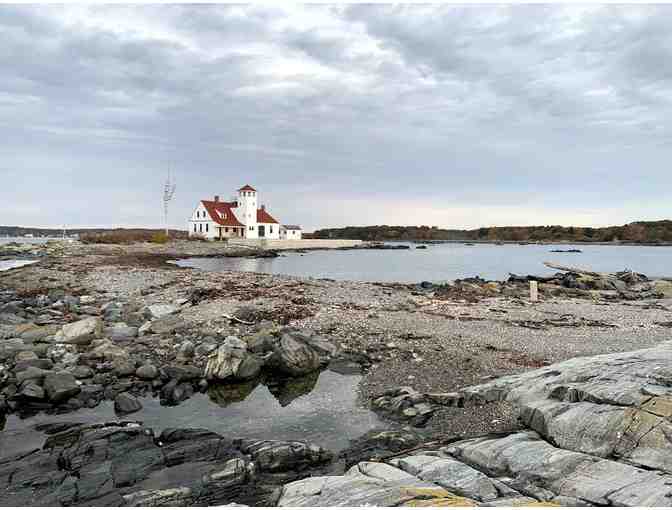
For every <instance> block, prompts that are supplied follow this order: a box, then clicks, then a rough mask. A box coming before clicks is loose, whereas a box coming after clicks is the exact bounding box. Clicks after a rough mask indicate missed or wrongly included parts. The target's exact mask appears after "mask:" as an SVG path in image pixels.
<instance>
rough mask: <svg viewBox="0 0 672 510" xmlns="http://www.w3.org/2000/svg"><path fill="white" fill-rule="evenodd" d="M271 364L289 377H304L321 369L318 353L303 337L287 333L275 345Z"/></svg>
mask: <svg viewBox="0 0 672 510" xmlns="http://www.w3.org/2000/svg"><path fill="white" fill-rule="evenodd" d="M271 363H272V366H273V367H274V368H276V369H277V370H278V371H280V372H283V373H285V374H288V375H294V376H297V375H304V374H307V373H309V372H313V371H315V370H317V369H318V368H320V365H321V360H320V355H319V354H318V352H317V351H316V350H315V349H314V348H313V347H312V346H311V345H310V344H309V343H307V342H306V341H305V340H304V339H303V338H302V337H299V336H294V335H292V334H291V333H285V334H283V335H282V337H281V338H280V341H279V342H277V343H276V344H275V345H274V348H273V356H272V357H271Z"/></svg>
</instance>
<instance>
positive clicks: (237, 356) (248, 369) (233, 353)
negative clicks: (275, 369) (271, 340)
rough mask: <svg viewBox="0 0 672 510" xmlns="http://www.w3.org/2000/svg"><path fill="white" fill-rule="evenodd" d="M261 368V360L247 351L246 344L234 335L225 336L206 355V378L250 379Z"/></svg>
mask: <svg viewBox="0 0 672 510" xmlns="http://www.w3.org/2000/svg"><path fill="white" fill-rule="evenodd" d="M260 370H261V361H259V360H257V359H256V358H255V357H254V356H253V355H251V354H250V353H248V352H247V344H246V343H245V342H243V341H242V340H240V339H239V338H236V337H235V336H229V337H227V338H226V339H225V340H224V342H223V343H222V345H220V346H219V347H218V349H217V351H216V352H214V353H213V354H211V355H210V356H208V364H207V365H206V367H205V378H206V379H207V380H210V381H211V380H224V379H241V380H242V379H250V378H253V377H255V376H256V375H257V374H258V373H259V371H260Z"/></svg>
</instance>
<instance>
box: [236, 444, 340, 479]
mask: <svg viewBox="0 0 672 510" xmlns="http://www.w3.org/2000/svg"><path fill="white" fill-rule="evenodd" d="M240 450H241V451H242V452H243V453H245V454H248V455H250V456H251V457H252V460H253V461H254V462H255V464H256V466H257V468H258V469H259V470H260V471H268V472H276V471H288V470H291V471H301V470H303V469H306V468H307V467H309V466H315V465H319V464H323V463H325V462H328V461H330V460H331V459H332V457H333V455H332V453H331V452H329V451H328V450H325V449H324V448H322V447H320V446H317V445H314V444H310V443H302V442H298V441H242V444H241V446H240Z"/></svg>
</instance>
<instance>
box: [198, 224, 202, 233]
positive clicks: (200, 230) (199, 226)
mask: <svg viewBox="0 0 672 510" xmlns="http://www.w3.org/2000/svg"><path fill="white" fill-rule="evenodd" d="M198 231H199V232H203V223H199V224H198Z"/></svg>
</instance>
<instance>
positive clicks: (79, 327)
mask: <svg viewBox="0 0 672 510" xmlns="http://www.w3.org/2000/svg"><path fill="white" fill-rule="evenodd" d="M102 333H103V321H101V320H100V319H99V318H98V317H89V318H87V319H82V320H81V321H77V322H73V323H71V324H66V325H65V326H63V327H62V328H61V329H60V331H58V333H56V337H55V340H56V342H58V343H64V344H74V345H88V344H90V343H91V341H92V340H93V339H94V338H100V336H101V335H102Z"/></svg>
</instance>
